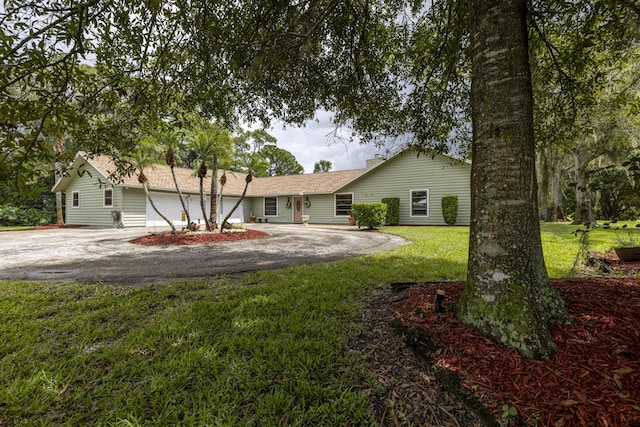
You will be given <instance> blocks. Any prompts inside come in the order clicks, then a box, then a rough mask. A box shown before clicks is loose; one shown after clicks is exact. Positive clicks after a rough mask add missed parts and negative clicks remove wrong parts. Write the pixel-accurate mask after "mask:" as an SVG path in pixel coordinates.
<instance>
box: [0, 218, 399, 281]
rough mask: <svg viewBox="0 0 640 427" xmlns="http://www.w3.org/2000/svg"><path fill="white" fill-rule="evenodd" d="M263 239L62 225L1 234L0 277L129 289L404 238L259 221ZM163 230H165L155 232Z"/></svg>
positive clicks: (384, 245) (334, 255)
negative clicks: (167, 236) (163, 236)
mask: <svg viewBox="0 0 640 427" xmlns="http://www.w3.org/2000/svg"><path fill="white" fill-rule="evenodd" d="M252 228H255V229H258V230H261V231H264V232H266V233H268V234H270V237H268V238H265V239H255V240H241V241H236V242H225V243H216V244H208V245H189V246H141V245H134V244H131V243H128V241H129V240H131V239H133V238H135V237H139V236H142V235H145V234H147V233H149V232H152V231H154V230H153V229H149V228H146V229H145V228H129V229H111V228H109V229H92V228H62V229H48V230H26V231H6V232H0V279H8V280H73V281H77V282H81V283H93V282H104V283H114V284H125V285H139V284H144V283H151V282H153V283H159V282H167V281H173V280H175V279H180V278H193V277H204V276H210V275H217V274H230V273H241V272H246V271H255V270H261V269H275V268H281V267H286V266H290V265H300V264H308V263H314V262H320V261H332V260H336V259H341V258H347V257H352V256H357V255H362V254H371V253H375V252H383V251H387V250H390V249H393V248H396V247H398V246H401V245H403V244H404V243H405V241H404V240H403V239H402V238H400V237H396V236H391V235H388V234H383V233H368V232H364V231H357V230H356V229H355V228H353V227H321V226H309V227H304V226H301V225H275V224H256V225H255V226H253V225H252ZM158 230H160V229H158Z"/></svg>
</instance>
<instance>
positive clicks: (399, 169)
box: [338, 151, 471, 225]
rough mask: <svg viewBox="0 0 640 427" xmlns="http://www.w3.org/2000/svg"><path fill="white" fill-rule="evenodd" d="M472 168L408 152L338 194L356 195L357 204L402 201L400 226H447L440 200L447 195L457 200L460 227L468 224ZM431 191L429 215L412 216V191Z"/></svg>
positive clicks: (365, 175)
mask: <svg viewBox="0 0 640 427" xmlns="http://www.w3.org/2000/svg"><path fill="white" fill-rule="evenodd" d="M470 174H471V165H470V164H468V163H460V162H458V161H456V160H454V159H451V158H450V157H447V156H440V155H437V156H435V157H434V158H433V159H432V158H431V156H429V155H420V156H419V157H417V156H416V154H415V153H413V152H411V151H405V152H404V153H402V154H399V155H397V156H395V157H393V158H391V159H389V160H388V161H387V162H385V163H384V164H382V165H380V166H378V167H377V168H375V169H374V170H372V171H370V172H368V173H365V174H364V175H363V176H361V177H360V178H358V179H356V180H355V181H353V182H352V183H351V184H348V185H347V186H345V187H343V188H342V189H340V190H339V191H338V193H349V192H353V193H354V195H355V200H354V203H371V202H380V201H382V199H383V198H385V197H399V198H400V224H408V225H409V224H416V225H422V224H437V225H441V224H444V223H445V222H444V219H443V217H442V208H441V199H442V196H443V195H445V194H455V195H457V196H458V205H459V207H458V221H457V224H465V225H466V224H469V222H470V215H471V197H470ZM411 190H428V192H429V201H428V202H429V215H428V216H427V217H424V216H413V217H412V216H411V206H410V191H411Z"/></svg>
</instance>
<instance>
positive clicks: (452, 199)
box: [441, 194, 458, 225]
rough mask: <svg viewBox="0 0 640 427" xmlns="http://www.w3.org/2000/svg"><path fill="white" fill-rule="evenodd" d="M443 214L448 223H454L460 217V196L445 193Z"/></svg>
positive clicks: (442, 202) (442, 203)
mask: <svg viewBox="0 0 640 427" xmlns="http://www.w3.org/2000/svg"><path fill="white" fill-rule="evenodd" d="M441 205H442V216H443V217H444V222H446V223H447V225H454V224H455V223H456V220H457V219H458V196H456V195H452V194H445V195H444V196H442V201H441Z"/></svg>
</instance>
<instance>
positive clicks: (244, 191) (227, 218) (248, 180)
mask: <svg viewBox="0 0 640 427" xmlns="http://www.w3.org/2000/svg"><path fill="white" fill-rule="evenodd" d="M249 176H251V175H249ZM250 182H251V179H247V180H245V184H244V190H243V191H242V195H241V196H240V198H239V199H238V201H237V202H236V204H235V205H233V208H232V209H231V210H230V211H229V213H228V214H227V216H225V217H224V219H223V220H222V223H220V231H221V232H222V231H224V225H225V224H226V223H227V221H228V220H229V218H231V215H233V213H234V212H235V211H236V209H238V206H240V203H242V201H243V200H244V196H245V195H246V194H247V188H249V183H250Z"/></svg>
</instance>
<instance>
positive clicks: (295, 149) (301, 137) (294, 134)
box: [267, 111, 385, 173]
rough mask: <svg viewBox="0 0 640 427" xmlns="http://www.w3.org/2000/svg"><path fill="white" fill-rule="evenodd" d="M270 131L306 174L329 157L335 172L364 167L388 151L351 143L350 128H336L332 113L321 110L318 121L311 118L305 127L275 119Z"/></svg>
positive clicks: (354, 141) (357, 141)
mask: <svg viewBox="0 0 640 427" xmlns="http://www.w3.org/2000/svg"><path fill="white" fill-rule="evenodd" d="M267 132H269V134H271V135H273V136H274V137H276V138H277V140H278V143H277V145H278V147H280V148H283V149H285V150H288V151H290V152H291V153H292V154H293V155H294V156H295V157H296V159H297V160H298V163H300V164H301V165H302V166H303V167H304V171H305V173H311V172H313V166H314V164H315V163H316V162H317V161H319V160H329V161H330V162H331V163H332V166H333V167H332V169H331V170H332V171H339V170H348V169H361V168H364V167H365V165H366V161H367V159H372V158H374V157H375V155H376V154H378V153H385V149H384V148H377V147H375V145H374V144H371V143H370V144H360V143H359V139H358V138H354V140H353V141H352V142H350V141H349V138H350V136H351V130H350V129H340V130H338V131H336V129H335V126H334V125H333V123H331V113H329V112H326V111H319V112H318V113H317V115H316V120H309V121H308V122H307V123H306V126H304V127H293V126H286V127H285V126H284V125H283V124H282V123H281V122H276V121H274V122H273V124H272V127H271V128H270V129H267Z"/></svg>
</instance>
